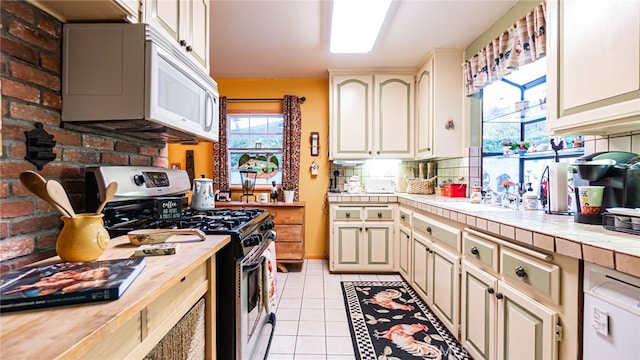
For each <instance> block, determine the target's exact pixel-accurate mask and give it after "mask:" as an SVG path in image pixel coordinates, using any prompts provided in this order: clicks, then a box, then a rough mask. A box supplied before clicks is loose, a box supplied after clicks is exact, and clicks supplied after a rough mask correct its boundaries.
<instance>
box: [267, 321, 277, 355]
mask: <svg viewBox="0 0 640 360" xmlns="http://www.w3.org/2000/svg"><path fill="white" fill-rule="evenodd" d="M267 324H271V334H270V335H269V344H268V345H267V352H266V353H265V354H264V360H267V358H268V357H269V349H271V342H272V341H273V334H274V333H275V332H276V331H275V330H276V314H274V313H270V314H269V319H268V320H267Z"/></svg>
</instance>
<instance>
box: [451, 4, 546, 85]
mask: <svg viewBox="0 0 640 360" xmlns="http://www.w3.org/2000/svg"><path fill="white" fill-rule="evenodd" d="M546 9H547V4H546V1H543V2H542V3H541V4H540V5H538V6H536V7H535V8H534V9H533V10H531V11H530V12H529V13H528V14H527V15H526V16H525V17H523V18H522V19H520V20H518V22H516V23H515V24H513V25H512V26H511V27H509V28H508V29H507V30H506V31H505V32H504V33H503V34H502V35H500V36H499V37H497V38H496V39H494V40H493V41H492V42H491V43H490V44H488V45H487V46H486V47H484V48H483V49H482V50H481V51H480V52H479V53H477V54H476V55H474V56H473V57H472V58H471V59H469V60H467V61H466V62H464V63H463V64H462V67H463V68H464V81H465V90H466V94H467V95H471V94H474V93H476V92H478V91H480V89H482V88H483V87H485V86H487V85H489V84H490V83H491V82H493V81H495V80H500V79H502V77H503V76H505V75H507V74H509V73H511V72H512V71H513V70H515V69H516V68H517V67H518V66H522V65H526V64H528V63H531V62H534V61H536V60H538V59H539V58H541V57H544V56H545V55H546V42H547V41H546V21H545V14H546Z"/></svg>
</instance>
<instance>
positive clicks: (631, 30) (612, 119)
mask: <svg viewBox="0 0 640 360" xmlns="http://www.w3.org/2000/svg"><path fill="white" fill-rule="evenodd" d="M612 19H615V21H612ZM546 20H547V27H546V28H547V29H548V32H547V51H548V54H547V59H548V60H547V62H548V69H549V73H548V77H547V81H548V84H549V86H548V101H547V103H548V106H549V109H548V114H549V115H548V120H547V132H549V133H551V134H569V135H571V134H617V133H622V132H627V131H637V130H638V129H640V67H639V66H638V63H640V2H638V1H624V0H615V1H586V2H585V1H574V0H566V1H563V0H551V1H548V2H547V17H546ZM613 54H615V55H613Z"/></svg>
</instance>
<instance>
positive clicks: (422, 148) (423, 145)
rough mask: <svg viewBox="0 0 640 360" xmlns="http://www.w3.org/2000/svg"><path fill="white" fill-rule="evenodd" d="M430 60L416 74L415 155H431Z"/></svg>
mask: <svg viewBox="0 0 640 360" xmlns="http://www.w3.org/2000/svg"><path fill="white" fill-rule="evenodd" d="M431 64H432V62H431V61H428V62H427V63H425V64H424V65H423V66H422V68H420V70H418V74H417V75H416V132H415V133H416V140H415V141H416V157H417V158H418V159H424V158H428V157H431V156H433V150H432V149H433V145H432V139H431Z"/></svg>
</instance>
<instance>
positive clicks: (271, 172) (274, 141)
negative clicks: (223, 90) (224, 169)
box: [228, 114, 283, 185]
mask: <svg viewBox="0 0 640 360" xmlns="http://www.w3.org/2000/svg"><path fill="white" fill-rule="evenodd" d="M228 119H229V129H230V135H229V149H228V151H229V183H230V184H231V185H240V183H241V179H240V172H239V169H240V168H250V169H254V170H256V171H258V176H257V179H256V184H257V185H271V182H272V181H276V183H278V184H280V183H281V182H282V173H281V169H282V166H281V164H282V129H283V127H282V124H283V118H282V115H274V114H231V115H229V118H228Z"/></svg>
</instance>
